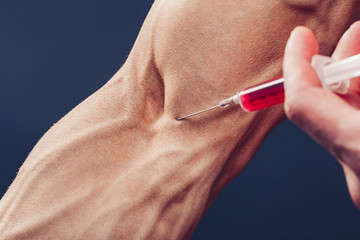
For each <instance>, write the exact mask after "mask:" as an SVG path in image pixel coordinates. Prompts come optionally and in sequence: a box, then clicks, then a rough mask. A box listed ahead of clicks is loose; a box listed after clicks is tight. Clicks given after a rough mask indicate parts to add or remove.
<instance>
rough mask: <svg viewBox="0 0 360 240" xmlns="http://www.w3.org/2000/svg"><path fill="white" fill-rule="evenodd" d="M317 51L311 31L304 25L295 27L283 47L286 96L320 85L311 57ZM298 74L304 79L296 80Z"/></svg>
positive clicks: (316, 44) (317, 46)
mask: <svg viewBox="0 0 360 240" xmlns="http://www.w3.org/2000/svg"><path fill="white" fill-rule="evenodd" d="M318 51H319V45H318V43H317V40H316V38H315V35H314V34H313V32H312V31H311V30H310V29H308V28H305V27H297V28H295V29H294V30H293V32H292V33H291V36H290V39H289V41H288V42H287V45H286V48H285V59H284V77H285V79H286V81H285V85H286V92H285V94H286V98H288V99H289V96H291V95H293V94H297V93H298V92H299V91H301V90H302V89H306V88H309V87H311V86H321V84H320V82H319V79H318V77H317V75H316V73H315V71H314V70H313V69H312V67H311V59H312V57H313V56H314V55H315V54H317V53H318ZM298 76H301V77H303V78H305V79H306V81H298Z"/></svg>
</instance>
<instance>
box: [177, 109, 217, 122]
mask: <svg viewBox="0 0 360 240" xmlns="http://www.w3.org/2000/svg"><path fill="white" fill-rule="evenodd" d="M218 107H221V105H217V106H214V107H211V108H208V109H205V110H202V111H200V112H196V113H193V114H190V115H187V116H185V117H181V118H177V119H176V120H177V121H181V120H184V119H185V118H188V117H192V116H195V115H198V114H200V113H203V112H207V111H210V110H213V109H215V108H218Z"/></svg>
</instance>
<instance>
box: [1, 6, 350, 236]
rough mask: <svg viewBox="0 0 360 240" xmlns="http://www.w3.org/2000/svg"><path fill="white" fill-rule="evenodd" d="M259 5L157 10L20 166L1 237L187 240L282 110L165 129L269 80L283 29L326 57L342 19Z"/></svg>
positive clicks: (228, 114)
mask: <svg viewBox="0 0 360 240" xmlns="http://www.w3.org/2000/svg"><path fill="white" fill-rule="evenodd" d="M265 2H266V4H265ZM262 3H263V5H261V4H260V5H259V4H256V1H226V3H225V2H221V3H219V1H207V2H206V4H204V2H202V1H176V2H174V1H162V0H159V1H155V5H154V7H153V9H152V10H151V12H150V14H149V16H148V18H147V20H146V22H145V24H144V27H143V29H142V31H141V33H140V35H139V38H138V40H137V42H136V44H135V46H134V48H133V50H132V52H131V54H130V56H129V58H128V60H127V62H126V63H125V65H124V66H123V67H122V69H121V70H120V71H119V73H118V74H117V75H116V76H114V77H113V79H112V80H110V81H109V82H108V83H107V84H106V85H105V86H104V87H103V88H102V89H100V90H99V91H97V92H96V93H95V94H94V95H92V96H91V97H89V98H88V99H87V100H86V101H84V102H83V103H82V104H80V105H79V106H78V107H76V108H75V109H74V110H73V111H71V112H70V113H69V114H68V115H67V116H65V117H64V118H63V119H62V120H61V121H59V123H57V124H56V125H55V126H54V127H53V128H52V129H50V131H49V132H48V133H46V134H45V136H44V137H43V138H42V139H41V141H40V142H39V143H38V144H37V146H36V147H35V148H34V150H33V151H32V152H31V154H30V155H29V157H28V159H27V160H26V161H25V163H24V165H23V166H22V167H21V169H20V171H19V174H18V176H17V178H16V180H15V181H14V183H13V184H12V185H11V187H10V188H9V190H8V192H7V193H6V194H5V196H4V197H3V199H2V200H1V203H0V238H4V239H7V238H8V239H26V238H34V239H38V238H51V237H52V236H54V235H56V236H57V238H61V239H99V238H101V239H117V238H120V239H182V238H189V237H190V236H191V233H192V232H193V230H194V228H195V226H196V224H197V223H198V221H199V220H200V218H201V216H202V215H203V213H204V212H205V211H206V209H207V208H208V207H209V205H210V204H211V202H212V201H213V200H214V199H215V197H216V196H217V194H218V193H219V192H220V191H221V190H222V189H223V188H224V187H225V186H226V184H227V183H229V182H230V181H231V180H232V179H233V178H234V177H235V176H236V175H238V174H239V173H240V172H241V170H242V169H243V168H244V167H245V166H246V164H247V163H248V162H249V160H250V158H251V157H252V155H253V154H254V153H255V151H256V150H257V149H258V147H259V146H260V144H261V142H262V140H263V139H264V138H265V136H266V134H267V133H268V132H269V131H270V130H271V129H272V128H273V127H274V126H275V125H276V123H277V122H279V120H280V119H281V118H282V115H283V111H282V107H281V106H280V107H279V106H278V107H274V108H272V109H268V110H265V111H260V112H256V113H244V112H242V111H239V109H237V108H232V109H227V110H224V111H222V112H219V111H214V112H212V113H209V114H207V115H203V116H202V117H201V118H194V119H191V120H189V121H184V122H177V121H176V120H175V118H176V117H179V116H180V115H183V114H186V113H190V112H193V111H196V110H199V109H202V108H203V107H208V106H211V105H213V104H214V103H217V102H218V101H219V100H222V99H223V98H226V97H229V96H231V95H232V94H234V93H235V92H234V91H236V90H240V89H242V88H244V87H246V86H247V85H250V84H254V83H257V82H260V81H263V80H266V79H269V78H271V77H275V76H277V75H279V74H280V73H281V59H282V54H283V47H284V45H285V42H286V39H287V36H288V34H289V32H290V31H291V29H292V28H293V26H295V25H299V24H308V25H314V28H316V29H315V31H317V32H318V34H319V36H320V41H322V42H326V43H327V44H326V45H324V47H323V49H324V50H323V53H329V52H330V51H331V49H332V47H333V46H334V45H335V43H336V40H337V38H338V37H340V35H341V32H342V31H343V30H345V29H346V27H347V24H346V22H347V21H349V22H350V18H352V17H351V16H348V15H349V14H348V15H346V16H343V15H341V14H340V13H338V14H340V15H341V16H337V15H336V13H337V11H335V12H330V13H331V14H330V13H329V15H326V16H327V17H328V18H329V16H332V15H334V16H337V17H338V18H341V19H343V20H344V21H343V22H344V23H343V24H335V25H334V26H330V27H329V26H326V27H325V26H319V24H318V22H320V20H319V21H318V22H316V19H317V17H316V16H314V13H312V14H311V12H310V13H309V12H307V11H305V12H303V11H302V10H299V9H297V8H295V9H294V8H293V7H291V6H290V7H289V6H288V5H287V3H286V4H285V3H283V1H264V2H262ZM274 3H275V4H274ZM347 3H348V4H344V5H346V6H348V8H349V6H350V5H351V4H349V3H354V2H352V1H348V2H347ZM325 10H326V11H327V9H319V11H321V12H322V11H325ZM276 11H282V12H283V13H284V14H282V15H281V16H278V15H275V14H274V15H271V12H276ZM326 11H325V12H326ZM329 11H330V10H329ZM346 11H349V10H346ZM225 13H226V14H225ZM300 14H302V15H301V16H300ZM214 16H215V18H213V17H214ZM271 16H274V17H271ZM194 19H196V21H195V20H194ZM191 20H192V21H191ZM289 22H290V23H291V24H289ZM325 29H333V31H334V32H335V34H333V32H330V33H327V34H325V33H324V31H325ZM279 32H281V34H279ZM321 34H324V35H321ZM330 37H331V38H330ZM332 38H333V39H332ZM335 39H336V40H335ZM325 40H326V41H325ZM189 103H190V104H189ZM234 122H236V123H237V124H234ZM1 234H3V235H1Z"/></svg>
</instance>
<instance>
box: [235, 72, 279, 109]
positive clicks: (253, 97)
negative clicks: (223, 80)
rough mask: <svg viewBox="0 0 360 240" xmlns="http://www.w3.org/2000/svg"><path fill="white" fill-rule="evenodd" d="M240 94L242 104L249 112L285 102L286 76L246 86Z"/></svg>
mask: <svg viewBox="0 0 360 240" xmlns="http://www.w3.org/2000/svg"><path fill="white" fill-rule="evenodd" d="M238 96H239V102H240V106H241V107H242V109H243V110H245V111H247V112H252V111H256V110H261V109H264V108H268V107H271V106H274V105H277V104H280V103H283V102H284V100H285V95H284V78H282V77H278V78H274V79H271V80H269V81H266V82H262V83H260V84H257V85H254V86H251V87H249V88H245V89H244V90H242V91H241V92H240V93H239V94H238Z"/></svg>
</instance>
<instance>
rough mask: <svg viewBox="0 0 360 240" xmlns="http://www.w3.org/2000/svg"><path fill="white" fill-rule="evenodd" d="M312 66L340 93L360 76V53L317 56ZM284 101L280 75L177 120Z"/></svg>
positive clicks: (328, 84)
mask: <svg viewBox="0 0 360 240" xmlns="http://www.w3.org/2000/svg"><path fill="white" fill-rule="evenodd" d="M311 65H312V67H313V68H314V70H315V71H316V73H317V75H318V76H319V78H320V80H321V83H322V86H323V88H325V89H327V90H330V91H333V92H336V93H340V94H346V93H347V91H348V88H349V86H350V79H351V78H355V77H359V76H360V54H358V55H355V56H352V57H349V58H346V59H344V60H341V61H338V62H334V60H333V59H332V58H330V57H326V56H321V55H314V56H313V59H312V63H311ZM283 102H284V78H282V77H280V78H275V79H272V80H269V81H266V82H263V83H260V84H257V85H254V86H252V87H248V88H245V89H244V90H242V91H240V92H238V93H237V94H236V95H235V96H232V97H230V98H228V99H225V100H223V101H221V102H220V103H219V104H218V105H217V106H214V107H211V108H208V109H205V110H203V111H200V112H197V113H193V114H190V115H187V116H184V117H181V118H177V119H176V120H178V121H180V120H183V119H185V118H188V117H192V116H194V115H197V114H200V113H203V112H207V111H210V110H212V109H215V108H218V107H221V108H225V107H228V106H233V105H240V106H241V107H242V109H243V110H245V111H248V112H251V111H256V110H261V109H264V108H267V107H271V106H274V105H276V104H280V103H283Z"/></svg>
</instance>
